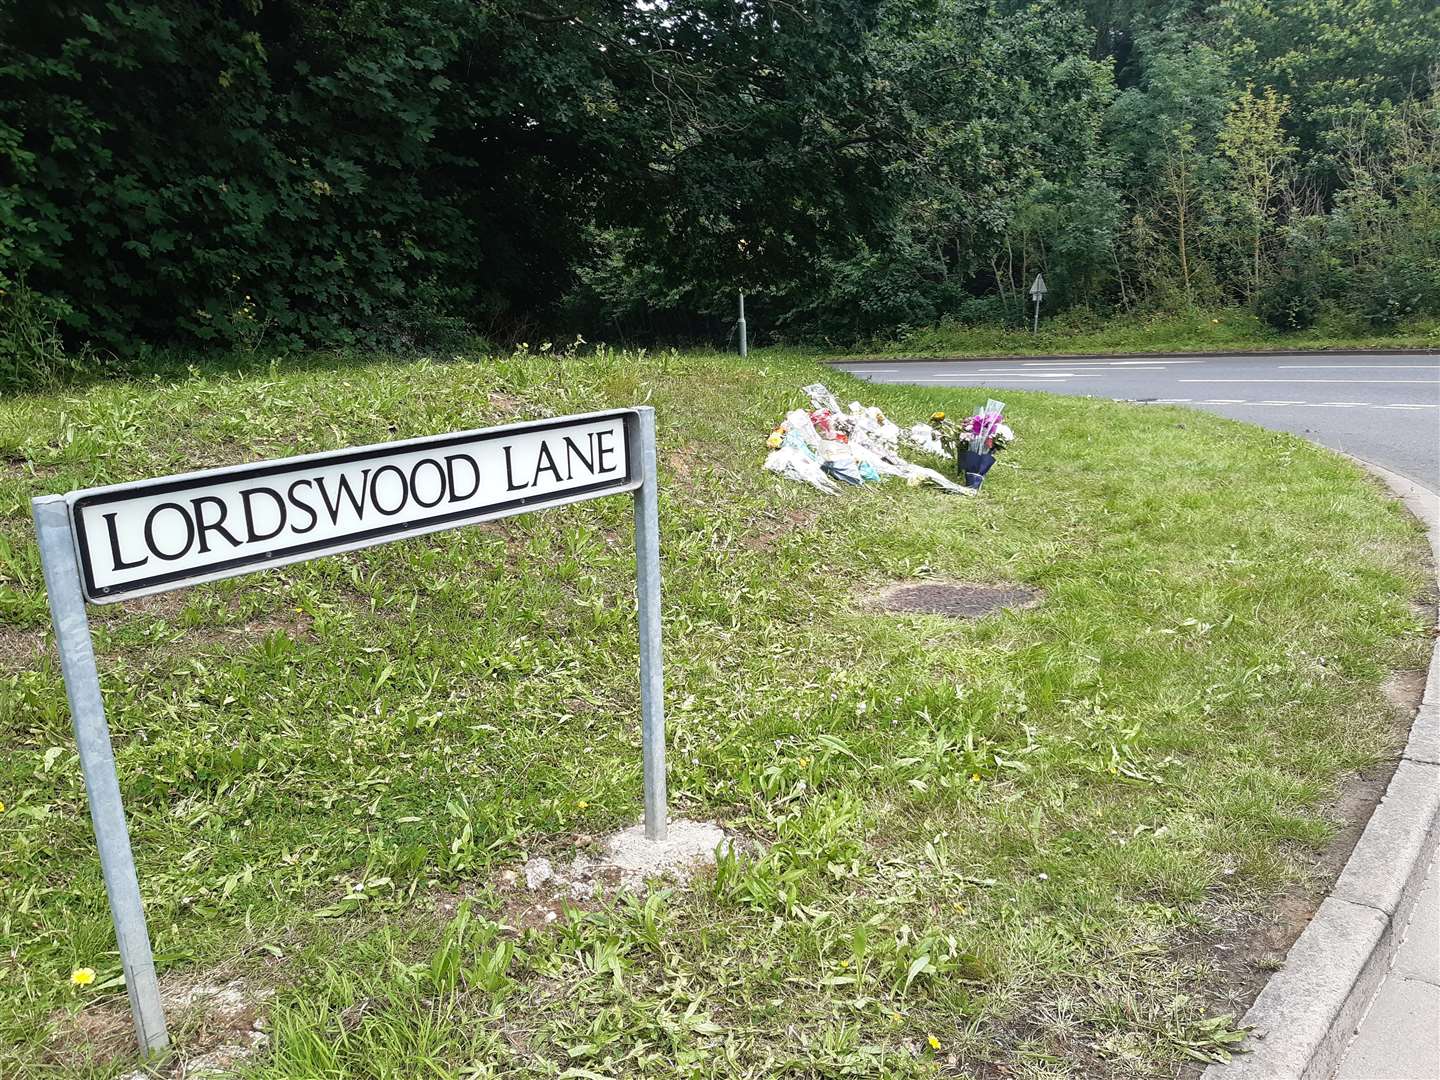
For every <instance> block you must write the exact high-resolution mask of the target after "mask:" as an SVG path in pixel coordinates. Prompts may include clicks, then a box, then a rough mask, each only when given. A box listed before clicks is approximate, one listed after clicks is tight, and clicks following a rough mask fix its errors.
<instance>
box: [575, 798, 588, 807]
mask: <svg viewBox="0 0 1440 1080" xmlns="http://www.w3.org/2000/svg"><path fill="white" fill-rule="evenodd" d="M575 805H576V806H578V807H580V809H581V810H584V809H585V808H586V807H587V806H589V805H590V804H589V803H588V802H586V801H585V800H584V799H581V800H580V801H579V802H578V803H576V804H575Z"/></svg>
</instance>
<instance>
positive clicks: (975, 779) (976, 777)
mask: <svg viewBox="0 0 1440 1080" xmlns="http://www.w3.org/2000/svg"><path fill="white" fill-rule="evenodd" d="M979 782H980V774H979V773H978V772H972V773H971V774H970V783H972V784H978V783H979Z"/></svg>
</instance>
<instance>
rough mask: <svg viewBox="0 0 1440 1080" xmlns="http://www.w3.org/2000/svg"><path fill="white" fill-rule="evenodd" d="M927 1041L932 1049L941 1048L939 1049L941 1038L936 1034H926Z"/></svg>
mask: <svg viewBox="0 0 1440 1080" xmlns="http://www.w3.org/2000/svg"><path fill="white" fill-rule="evenodd" d="M925 1041H926V1042H928V1043H929V1044H930V1049H931V1050H939V1049H940V1040H939V1039H937V1038H936V1037H935V1036H934V1035H927V1036H925Z"/></svg>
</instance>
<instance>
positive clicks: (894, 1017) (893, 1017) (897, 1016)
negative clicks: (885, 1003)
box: [890, 1012, 905, 1024]
mask: <svg viewBox="0 0 1440 1080" xmlns="http://www.w3.org/2000/svg"><path fill="white" fill-rule="evenodd" d="M890 1019H891V1020H894V1021H895V1022H896V1023H897V1024H898V1023H899V1022H900V1021H901V1020H904V1019H905V1017H903V1016H901V1015H900V1014H899V1013H898V1012H892V1013H891V1014H890Z"/></svg>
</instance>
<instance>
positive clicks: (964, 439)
mask: <svg viewBox="0 0 1440 1080" xmlns="http://www.w3.org/2000/svg"><path fill="white" fill-rule="evenodd" d="M930 422H931V424H932V425H934V426H936V427H938V428H939V429H940V432H941V441H942V443H943V444H944V446H945V449H946V451H947V453H953V454H954V455H955V471H956V472H957V473H959V474H960V475H962V476H964V477H965V486H966V487H971V488H978V487H979V486H980V485H981V484H982V483H984V481H985V474H986V473H988V472H989V471H990V466H992V465H994V464H995V455H996V454H998V453H999V452H1000V451H1001V450H1004V449H1005V448H1006V447H1007V446H1009V445H1010V444H1011V443H1012V442H1014V441H1015V432H1014V431H1012V430H1011V429H1010V426H1009V425H1008V424H1006V423H1005V403H1004V402H1003V401H996V400H995V399H994V398H991V399H990V400H989V401H987V402H985V407H984V408H983V409H981V410H980V411H979V412H977V413H976V414H975V415H974V416H970V417H967V418H966V419H965V420H962V421H960V422H959V423H950V422H947V421H946V420H945V414H944V413H943V412H938V413H936V414H935V415H934V416H932V417H931V418H930Z"/></svg>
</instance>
